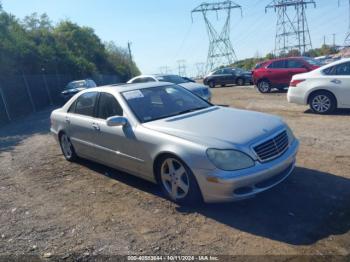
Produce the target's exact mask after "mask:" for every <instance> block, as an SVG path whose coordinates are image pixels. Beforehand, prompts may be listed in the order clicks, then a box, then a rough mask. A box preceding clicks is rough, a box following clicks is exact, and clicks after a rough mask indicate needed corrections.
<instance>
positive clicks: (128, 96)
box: [123, 90, 144, 100]
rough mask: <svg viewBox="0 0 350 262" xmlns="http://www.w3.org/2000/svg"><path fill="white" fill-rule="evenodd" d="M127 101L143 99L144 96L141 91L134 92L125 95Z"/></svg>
mask: <svg viewBox="0 0 350 262" xmlns="http://www.w3.org/2000/svg"><path fill="white" fill-rule="evenodd" d="M123 95H124V97H125V99H126V100H131V99H136V98H143V97H144V95H143V94H142V92H141V91H140V90H133V91H128V92H124V93H123Z"/></svg>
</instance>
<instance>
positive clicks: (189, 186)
mask: <svg viewBox="0 0 350 262" xmlns="http://www.w3.org/2000/svg"><path fill="white" fill-rule="evenodd" d="M157 178H158V182H159V184H160V186H161V188H162V190H163V192H164V194H165V195H166V196H167V197H168V198H169V199H171V200H172V201H174V202H177V203H179V204H184V205H195V204H200V203H202V195H201V192H200V189H199V186H198V184H197V180H196V178H195V177H194V175H193V173H192V172H191V170H190V169H189V168H188V167H187V165H186V164H185V163H184V162H183V161H181V160H180V159H178V158H177V157H173V156H167V157H164V158H162V159H161V160H160V161H159V164H158V167H157Z"/></svg>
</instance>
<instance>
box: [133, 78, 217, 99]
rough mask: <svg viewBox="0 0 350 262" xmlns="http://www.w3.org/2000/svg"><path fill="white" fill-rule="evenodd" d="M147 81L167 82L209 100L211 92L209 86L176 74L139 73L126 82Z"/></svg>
mask: <svg viewBox="0 0 350 262" xmlns="http://www.w3.org/2000/svg"><path fill="white" fill-rule="evenodd" d="M148 82H169V83H173V84H176V85H179V86H182V87H183V88H186V89H187V90H190V91H191V92H192V93H194V94H196V95H198V96H200V97H201V98H203V99H204V100H207V101H209V102H210V101H211V92H210V90H209V88H208V87H207V86H205V85H201V84H198V83H195V82H191V81H190V80H189V79H188V78H184V77H181V76H178V75H140V76H137V77H134V78H132V79H130V80H129V81H128V82H127V83H128V84H136V83H148Z"/></svg>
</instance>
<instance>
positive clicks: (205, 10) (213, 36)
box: [191, 1, 242, 72]
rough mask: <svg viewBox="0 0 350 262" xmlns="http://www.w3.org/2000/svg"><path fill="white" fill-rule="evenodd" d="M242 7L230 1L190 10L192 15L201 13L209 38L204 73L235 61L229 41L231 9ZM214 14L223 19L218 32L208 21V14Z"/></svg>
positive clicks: (204, 5)
mask: <svg viewBox="0 0 350 262" xmlns="http://www.w3.org/2000/svg"><path fill="white" fill-rule="evenodd" d="M236 8H239V9H240V10H241V13H242V7H241V6H240V5H238V4H236V3H234V2H232V1H224V2H215V3H203V4H201V5H199V6H197V7H196V8H195V9H193V10H192V12H191V15H193V13H202V15H203V18H204V22H205V24H206V28H207V33H208V36H209V51H208V58H207V64H206V72H208V71H211V70H213V69H214V68H217V67H219V66H223V65H230V64H232V63H233V62H235V61H236V60H237V57H236V54H235V51H234V49H233V47H232V43H231V40H230V24H231V11H232V9H236ZM213 12H216V16H217V19H219V14H220V18H224V25H223V27H222V28H221V31H219V30H218V29H219V28H215V27H218V26H214V23H213V21H211V20H210V14H211V13H213ZM192 19H193V18H192Z"/></svg>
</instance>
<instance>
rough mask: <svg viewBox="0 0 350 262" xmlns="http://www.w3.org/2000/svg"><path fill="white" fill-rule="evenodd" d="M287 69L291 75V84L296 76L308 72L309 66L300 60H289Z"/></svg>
mask: <svg viewBox="0 0 350 262" xmlns="http://www.w3.org/2000/svg"><path fill="white" fill-rule="evenodd" d="M287 68H288V74H289V79H288V83H290V81H291V80H292V77H293V76H294V75H296V74H302V73H306V72H308V69H307V66H306V65H305V64H304V62H303V61H301V60H299V59H288V60H287Z"/></svg>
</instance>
